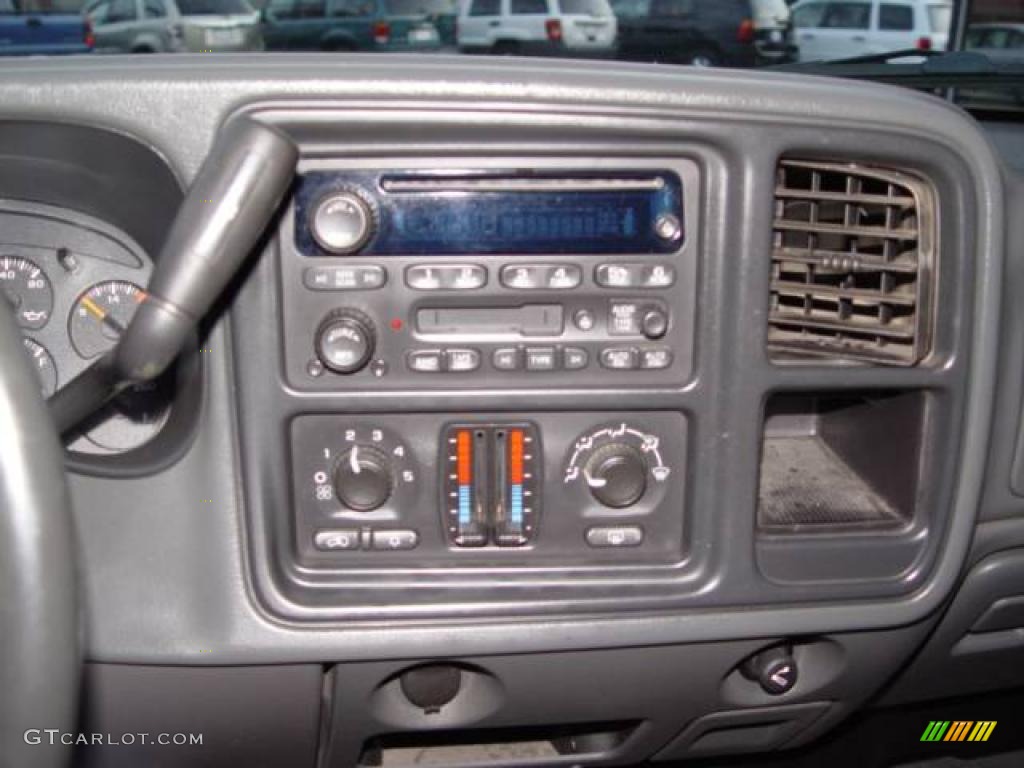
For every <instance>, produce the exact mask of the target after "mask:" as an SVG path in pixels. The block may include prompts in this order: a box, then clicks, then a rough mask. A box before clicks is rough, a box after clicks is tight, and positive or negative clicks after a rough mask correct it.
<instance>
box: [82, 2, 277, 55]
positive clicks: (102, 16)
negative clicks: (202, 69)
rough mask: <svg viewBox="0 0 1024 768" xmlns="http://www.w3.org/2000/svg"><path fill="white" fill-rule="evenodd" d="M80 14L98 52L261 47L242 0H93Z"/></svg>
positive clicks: (254, 19) (254, 18) (252, 15)
mask: <svg viewBox="0 0 1024 768" xmlns="http://www.w3.org/2000/svg"><path fill="white" fill-rule="evenodd" d="M85 15H86V17H87V18H88V19H89V21H90V22H91V23H92V28H93V32H94V34H95V36H96V51H97V52H98V53H165V52H175V51H192V52H204V51H205V52H213V51H261V50H263V35H262V32H261V31H260V23H259V22H260V18H259V13H258V12H257V11H256V10H254V9H253V7H252V6H251V5H249V3H248V2H247V0H94V2H91V3H89V4H87V5H86V6H85Z"/></svg>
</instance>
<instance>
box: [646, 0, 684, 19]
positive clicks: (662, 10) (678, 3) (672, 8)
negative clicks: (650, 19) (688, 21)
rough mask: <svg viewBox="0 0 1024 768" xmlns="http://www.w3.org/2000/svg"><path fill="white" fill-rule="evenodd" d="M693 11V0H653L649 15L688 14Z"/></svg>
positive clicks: (679, 15)
mask: <svg viewBox="0 0 1024 768" xmlns="http://www.w3.org/2000/svg"><path fill="white" fill-rule="evenodd" d="M692 13H693V0H653V1H652V3H651V16H675V17H681V16H689V15H690V14H692Z"/></svg>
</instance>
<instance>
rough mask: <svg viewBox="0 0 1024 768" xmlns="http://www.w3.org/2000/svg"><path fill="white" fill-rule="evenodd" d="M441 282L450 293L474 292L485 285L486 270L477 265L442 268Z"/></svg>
mask: <svg viewBox="0 0 1024 768" xmlns="http://www.w3.org/2000/svg"><path fill="white" fill-rule="evenodd" d="M441 282H442V283H443V284H444V287H445V288H448V289H449V290H452V291H475V290H476V289H477V288H483V287H484V286H485V285H487V270H486V269H484V268H483V267H481V266H480V265H479V264H467V265H465V266H460V267H442V268H441Z"/></svg>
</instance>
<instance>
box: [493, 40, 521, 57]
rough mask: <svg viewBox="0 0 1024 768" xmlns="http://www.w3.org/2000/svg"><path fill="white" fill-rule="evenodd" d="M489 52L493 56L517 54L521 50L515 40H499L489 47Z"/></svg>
mask: <svg viewBox="0 0 1024 768" xmlns="http://www.w3.org/2000/svg"><path fill="white" fill-rule="evenodd" d="M491 53H493V54H494V55H495V56H518V55H519V54H520V53H521V50H520V48H519V43H517V42H516V41H515V40H499V41H498V42H496V43H495V44H494V47H493V48H491Z"/></svg>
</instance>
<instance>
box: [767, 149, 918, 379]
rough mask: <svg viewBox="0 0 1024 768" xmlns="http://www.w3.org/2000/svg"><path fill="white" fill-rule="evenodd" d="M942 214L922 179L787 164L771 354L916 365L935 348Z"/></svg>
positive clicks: (776, 245)
mask: <svg viewBox="0 0 1024 768" xmlns="http://www.w3.org/2000/svg"><path fill="white" fill-rule="evenodd" d="M934 211H935V205H934V201H933V197H932V190H931V188H930V187H929V186H928V185H927V184H925V183H924V182H923V181H921V180H920V179H918V178H917V177H914V176H911V175H909V174H906V173H902V172H899V171H895V170H889V169H882V168H877V167H874V166H862V165H843V164H836V163H819V162H805V161H799V160H783V161H782V162H780V164H779V167H778V172H777V178H776V185H775V220H774V229H773V243H772V278H771V305H770V312H769V318H768V324H769V328H768V345H769V350H770V353H771V355H772V357H773V358H776V359H777V358H779V357H782V356H786V357H788V358H790V359H792V357H793V356H794V353H796V354H803V355H816V356H820V355H825V356H828V357H832V358H836V359H851V360H865V361H870V362H875V363H884V364H889V365H914V364H916V363H917V362H918V361H919V360H921V358H922V357H924V355H925V354H926V353H927V351H928V345H929V344H930V336H931V333H930V325H931V320H930V302H931V295H932V290H933V285H932V283H933V280H934V269H933V264H934V251H935V238H936V234H935V214H934Z"/></svg>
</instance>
